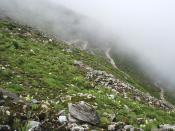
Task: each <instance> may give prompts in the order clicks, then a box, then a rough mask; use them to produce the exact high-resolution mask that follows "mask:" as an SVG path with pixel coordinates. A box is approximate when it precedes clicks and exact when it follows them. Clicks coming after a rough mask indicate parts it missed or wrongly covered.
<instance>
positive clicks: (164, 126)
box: [159, 124, 175, 131]
mask: <svg viewBox="0 0 175 131" xmlns="http://www.w3.org/2000/svg"><path fill="white" fill-rule="evenodd" d="M159 127H160V129H162V131H166V130H173V131H175V125H169V124H165V125H160V126H159Z"/></svg>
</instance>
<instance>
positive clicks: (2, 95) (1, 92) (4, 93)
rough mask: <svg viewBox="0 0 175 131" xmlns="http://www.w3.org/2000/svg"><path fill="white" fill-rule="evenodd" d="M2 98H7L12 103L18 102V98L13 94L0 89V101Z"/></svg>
mask: <svg viewBox="0 0 175 131" xmlns="http://www.w3.org/2000/svg"><path fill="white" fill-rule="evenodd" d="M4 96H7V97H8V98H10V99H12V100H13V101H14V102H16V101H18V100H19V97H18V96H17V95H16V94H15V93H11V92H8V91H7V90H5V89H2V88H0V99H3V98H4Z"/></svg>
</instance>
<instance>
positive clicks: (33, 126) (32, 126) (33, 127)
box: [27, 121, 40, 131]
mask: <svg viewBox="0 0 175 131" xmlns="http://www.w3.org/2000/svg"><path fill="white" fill-rule="evenodd" d="M39 126H40V122H37V121H29V122H28V124H27V127H28V128H29V130H28V131H35V130H36V129H38V128H39Z"/></svg>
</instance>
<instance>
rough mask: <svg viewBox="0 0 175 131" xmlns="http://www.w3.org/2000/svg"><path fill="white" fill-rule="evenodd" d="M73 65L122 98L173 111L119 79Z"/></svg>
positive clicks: (81, 64)
mask: <svg viewBox="0 0 175 131" xmlns="http://www.w3.org/2000/svg"><path fill="white" fill-rule="evenodd" d="M74 64H75V65H76V66H78V67H79V68H81V69H83V70H85V71H86V73H87V78H88V79H89V80H93V81H94V82H95V83H96V84H97V85H103V86H104V87H106V88H110V89H112V91H113V92H115V93H118V94H120V95H123V97H124V98H126V99H127V98H129V97H131V98H132V99H134V100H136V101H140V102H144V103H148V104H149V105H151V106H154V107H158V108H161V109H164V110H173V109H174V107H173V106H172V105H171V104H169V103H167V102H165V101H163V100H159V99H157V98H155V97H152V96H150V95H149V94H146V93H144V92H141V91H140V90H138V89H136V88H135V87H133V86H131V85H130V84H128V83H124V82H122V81H121V80H119V79H116V78H115V77H114V76H113V75H112V74H108V73H106V72H105V71H100V70H94V69H93V68H91V67H89V66H87V65H84V64H83V63H82V62H80V61H74Z"/></svg>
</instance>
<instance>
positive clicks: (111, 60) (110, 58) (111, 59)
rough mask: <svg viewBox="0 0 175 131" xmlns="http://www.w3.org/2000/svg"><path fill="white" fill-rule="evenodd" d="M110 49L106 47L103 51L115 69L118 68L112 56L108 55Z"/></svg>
mask: <svg viewBox="0 0 175 131" xmlns="http://www.w3.org/2000/svg"><path fill="white" fill-rule="evenodd" d="M110 51H111V48H108V49H107V50H106V52H105V54H106V57H107V58H108V59H109V60H110V63H111V64H112V66H113V67H114V68H116V69H118V67H117V65H116V64H115V62H114V60H113V58H112V57H111V56H110Z"/></svg>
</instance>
